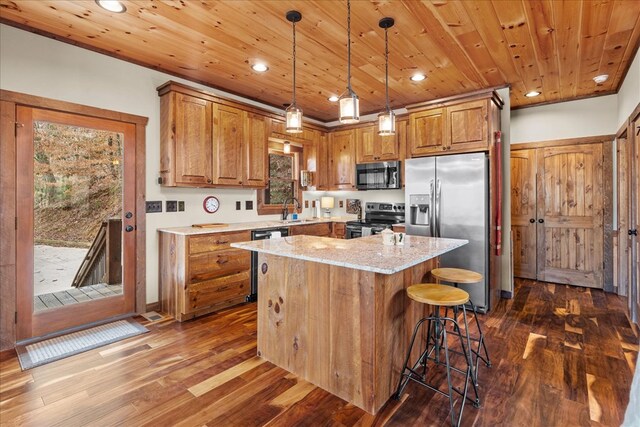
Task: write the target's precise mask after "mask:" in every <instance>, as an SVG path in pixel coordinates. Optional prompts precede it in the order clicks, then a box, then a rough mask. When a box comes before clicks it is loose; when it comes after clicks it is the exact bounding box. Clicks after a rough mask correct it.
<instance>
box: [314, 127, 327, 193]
mask: <svg viewBox="0 0 640 427" xmlns="http://www.w3.org/2000/svg"><path fill="white" fill-rule="evenodd" d="M315 144H316V153H317V157H316V177H315V183H316V189H318V190H324V191H326V190H329V189H330V188H331V178H330V175H329V169H330V160H329V151H330V150H329V138H328V137H327V135H322V136H320V137H319V138H318V139H317V140H316V141H315Z"/></svg>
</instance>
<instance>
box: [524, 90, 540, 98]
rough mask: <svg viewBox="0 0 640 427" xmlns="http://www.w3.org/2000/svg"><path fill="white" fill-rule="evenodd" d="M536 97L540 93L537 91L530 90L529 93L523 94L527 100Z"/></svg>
mask: <svg viewBox="0 0 640 427" xmlns="http://www.w3.org/2000/svg"><path fill="white" fill-rule="evenodd" d="M538 95H540V92H538V91H537V90H532V91H531V92H527V93H525V94H524V96H526V97H527V98H533V97H534V96H538Z"/></svg>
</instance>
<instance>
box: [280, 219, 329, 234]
mask: <svg viewBox="0 0 640 427" xmlns="http://www.w3.org/2000/svg"><path fill="white" fill-rule="evenodd" d="M289 233H290V234H291V235H292V236H299V235H302V234H304V235H307V236H330V235H331V223H330V222H325V223H322V224H308V225H296V226H294V227H291V229H290V232H289Z"/></svg>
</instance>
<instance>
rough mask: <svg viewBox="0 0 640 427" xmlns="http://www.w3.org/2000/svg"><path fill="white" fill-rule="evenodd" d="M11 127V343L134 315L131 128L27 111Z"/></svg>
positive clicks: (97, 120) (69, 116) (133, 198)
mask: <svg viewBox="0 0 640 427" xmlns="http://www.w3.org/2000/svg"><path fill="white" fill-rule="evenodd" d="M18 118H19V122H20V123H23V124H24V126H23V127H22V128H20V129H21V130H20V131H19V135H18V153H17V164H18V167H19V168H20V173H19V174H18V177H17V178H18V179H17V181H18V192H19V195H20V196H19V200H18V217H19V218H18V236H20V237H19V242H18V245H17V253H18V255H19V257H18V263H19V264H21V265H19V266H18V274H19V275H20V276H21V277H19V279H18V283H19V285H18V335H19V336H18V339H25V338H30V337H33V336H41V335H44V334H48V333H51V332H55V331H58V330H62V329H68V328H72V327H75V326H79V325H83V324H87V323H92V322H96V321H100V320H104V319H108V318H110V317H115V316H118V315H122V314H127V313H130V312H133V311H134V307H135V283H134V282H135V259H134V253H135V239H134V235H135V228H134V227H133V226H132V225H131V224H135V219H134V218H135V189H134V188H133V186H134V184H133V183H134V182H135V180H134V179H133V178H134V177H135V175H134V174H135V169H134V168H135V157H134V155H135V139H134V138H135V133H134V132H135V128H134V126H133V125H131V124H127V123H121V122H115V121H111V120H104V119H96V118H89V117H84V116H79V115H73V114H66V113H59V112H53V111H48V110H39V109H33V108H26V107H19V108H18ZM129 183H131V184H130V185H128V184H129Z"/></svg>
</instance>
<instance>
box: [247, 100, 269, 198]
mask: <svg viewBox="0 0 640 427" xmlns="http://www.w3.org/2000/svg"><path fill="white" fill-rule="evenodd" d="M246 114H247V117H246V121H245V123H246V125H247V127H246V130H245V140H244V162H245V165H246V166H245V167H244V171H245V174H244V181H243V185H244V186H245V187H265V186H266V183H267V156H268V146H269V132H270V129H269V119H268V118H266V117H264V116H261V115H259V114H254V113H246Z"/></svg>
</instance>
